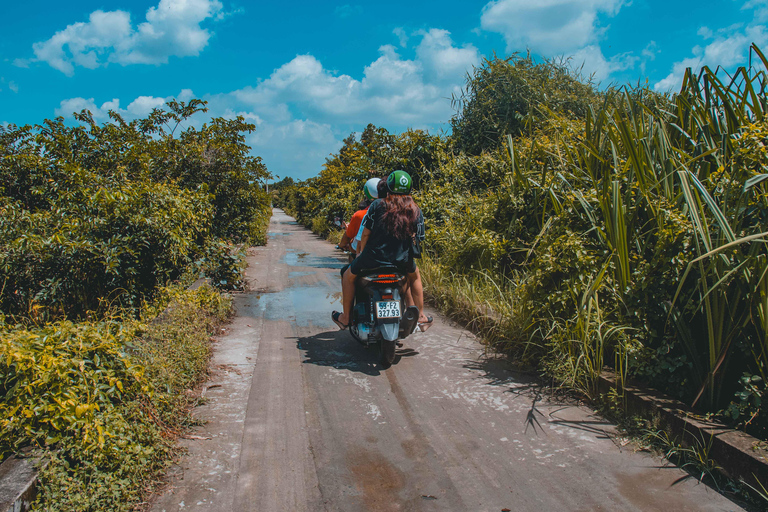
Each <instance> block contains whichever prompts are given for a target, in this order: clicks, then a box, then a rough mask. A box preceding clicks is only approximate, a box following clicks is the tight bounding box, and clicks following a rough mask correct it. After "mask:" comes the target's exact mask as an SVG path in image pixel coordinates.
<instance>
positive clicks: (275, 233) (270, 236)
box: [267, 231, 293, 238]
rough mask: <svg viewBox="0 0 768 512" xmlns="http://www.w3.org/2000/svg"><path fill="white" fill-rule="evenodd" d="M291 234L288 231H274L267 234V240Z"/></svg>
mask: <svg viewBox="0 0 768 512" xmlns="http://www.w3.org/2000/svg"><path fill="white" fill-rule="evenodd" d="M292 234H293V233H291V232H290V231H275V232H272V233H267V236H268V237H269V238H277V237H278V236H290V235H292Z"/></svg>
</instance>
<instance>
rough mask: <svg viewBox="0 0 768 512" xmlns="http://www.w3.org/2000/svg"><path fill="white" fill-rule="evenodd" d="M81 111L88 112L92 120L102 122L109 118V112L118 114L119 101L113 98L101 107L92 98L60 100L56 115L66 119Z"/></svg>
mask: <svg viewBox="0 0 768 512" xmlns="http://www.w3.org/2000/svg"><path fill="white" fill-rule="evenodd" d="M82 110H90V112H91V114H92V115H93V118H94V119H96V120H97V121H100V120H104V119H107V117H108V116H109V111H110V110H114V111H115V112H120V100H119V99H117V98H113V99H112V100H111V101H105V102H104V103H102V104H101V106H98V105H96V101H95V100H94V99H93V98H69V99H66V100H62V102H61V103H60V104H59V107H58V108H57V109H56V115H57V116H63V117H68V116H71V115H72V114H73V113H76V112H80V111H82Z"/></svg>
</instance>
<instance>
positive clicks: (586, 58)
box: [569, 45, 638, 82]
mask: <svg viewBox="0 0 768 512" xmlns="http://www.w3.org/2000/svg"><path fill="white" fill-rule="evenodd" d="M637 60H638V58H637V57H634V56H632V55H631V54H629V53H623V54H619V55H615V56H613V57H611V58H610V59H606V58H605V56H604V55H603V52H602V51H601V50H600V47H598V46H596V45H590V46H586V47H584V48H582V49H580V50H578V51H577V52H576V53H574V54H573V56H571V58H570V62H569V64H570V66H571V68H572V69H574V70H577V71H579V72H580V74H581V75H582V76H584V77H590V76H591V77H593V78H594V79H595V80H596V81H598V82H601V81H603V80H606V79H607V78H609V77H610V75H611V74H612V73H615V72H617V71H624V70H626V69H631V68H633V67H634V65H635V62H637Z"/></svg>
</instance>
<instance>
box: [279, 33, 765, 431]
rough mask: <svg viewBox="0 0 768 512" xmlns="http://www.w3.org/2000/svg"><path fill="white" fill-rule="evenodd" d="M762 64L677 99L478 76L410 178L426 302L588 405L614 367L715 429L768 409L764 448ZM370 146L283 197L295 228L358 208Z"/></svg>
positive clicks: (508, 74) (545, 76) (555, 74)
mask: <svg viewBox="0 0 768 512" xmlns="http://www.w3.org/2000/svg"><path fill="white" fill-rule="evenodd" d="M751 51H752V56H753V58H754V61H755V62H758V61H762V65H763V67H760V66H759V65H756V66H754V67H752V68H750V69H745V68H740V69H738V70H736V71H735V75H734V77H735V78H734V79H733V80H731V79H730V78H729V77H725V75H724V74H722V73H720V74H718V73H717V72H715V71H712V70H710V69H704V70H702V71H701V74H700V75H696V74H693V73H691V72H689V73H687V74H686V76H685V80H684V82H683V84H682V87H681V89H680V92H679V93H677V94H674V95H663V94H658V93H655V92H654V91H651V90H649V89H648V88H646V87H642V86H640V87H630V86H627V87H622V88H620V89H614V88H609V89H605V90H598V89H596V88H595V87H593V86H592V85H591V84H588V83H584V82H583V81H581V80H579V78H578V77H574V76H572V75H569V74H568V70H567V68H566V67H565V66H560V65H558V64H555V63H551V62H550V63H544V64H542V65H536V64H535V63H534V62H533V61H532V60H531V59H529V58H525V59H519V58H513V59H509V60H501V59H494V60H492V61H487V62H485V63H484V64H483V66H482V68H480V69H478V70H475V72H474V73H472V74H471V75H470V76H469V78H468V83H467V87H466V89H465V93H464V95H463V96H461V97H460V98H458V101H457V105H458V107H459V109H458V112H457V114H456V116H455V117H454V118H453V119H452V126H453V134H451V135H450V136H448V137H444V138H440V139H441V140H439V141H433V142H432V143H431V144H430V145H429V146H428V148H429V149H430V151H431V156H430V157H429V158H426V159H424V160H423V161H428V162H430V165H428V166H426V165H425V166H422V167H418V164H417V163H416V162H411V165H412V166H414V167H415V168H418V169H419V177H420V180H419V183H418V185H417V186H416V187H415V190H416V193H415V194H414V196H415V198H416V200H417V203H418V204H419V205H420V206H421V208H422V210H423V212H424V216H425V223H426V226H427V239H426V242H425V244H424V249H425V252H426V253H427V254H428V255H429V259H425V260H424V261H423V265H424V268H423V273H424V276H425V280H426V281H427V282H428V287H430V288H431V289H429V290H428V293H429V294H430V295H431V296H432V297H433V299H435V300H436V301H437V302H438V303H440V304H441V305H443V306H444V307H445V308H446V309H448V310H450V311H451V312H452V313H454V314H455V315H456V316H458V317H459V318H462V319H464V320H468V321H471V322H472V323H473V324H474V325H476V326H478V325H480V324H482V325H480V328H481V330H482V331H483V332H484V333H486V334H487V336H488V338H489V339H490V340H491V341H493V342H494V343H497V346H499V347H502V348H503V349H505V350H508V351H509V352H510V353H513V354H527V355H528V356H530V357H528V358H527V360H528V361H532V360H538V361H540V366H539V368H541V369H542V370H543V371H544V372H545V373H547V374H548V375H550V376H552V377H554V378H555V379H557V380H559V381H560V382H564V383H567V384H568V385H569V386H572V387H576V388H579V389H582V390H584V391H585V392H586V393H588V394H593V393H594V392H595V389H594V384H595V381H596V378H597V376H598V375H599V373H600V372H601V371H602V368H603V365H604V364H608V365H611V366H613V367H614V368H615V369H616V371H617V373H618V375H619V378H620V379H623V378H626V377H629V376H641V377H643V378H644V379H646V380H647V381H650V382H651V383H652V384H653V385H654V386H655V387H658V388H661V389H662V390H665V391H668V392H671V393H673V394H675V395H676V396H677V397H679V398H682V399H684V400H687V401H688V402H689V403H696V404H697V405H701V406H703V407H705V408H707V410H709V411H711V412H717V411H718V410H723V409H724V408H727V407H728V406H729V404H730V403H731V402H732V401H733V399H734V397H736V398H737V400H738V401H739V402H738V403H737V405H738V407H736V408H734V407H730V408H729V409H728V410H731V411H735V410H737V409H738V410H739V414H740V415H741V414H743V413H742V412H740V411H741V409H740V407H741V406H740V405H739V404H743V403H749V404H751V405H750V407H753V409H754V407H757V408H758V409H759V410H752V411H751V412H750V414H753V415H754V417H755V418H756V419H755V421H753V422H752V424H751V425H750V426H749V428H750V429H752V430H753V432H755V433H758V432H757V431H758V430H760V429H762V433H761V435H764V436H765V435H767V434H766V431H767V429H768V414H767V413H766V408H765V407H764V406H761V407H762V408H760V406H754V404H758V403H759V401H758V400H752V399H751V398H750V399H749V400H746V402H745V399H744V398H743V397H744V396H746V395H745V393H747V395H749V397H752V396H757V395H756V393H758V392H759V393H764V392H765V391H764V390H765V382H766V380H768V341H767V340H768V334H767V333H768V249H766V247H767V246H768V232H766V230H768V228H766V226H768V192H766V191H768V173H766V168H768V156H767V153H768V150H766V147H765V141H766V139H767V138H768V121H766V119H768V115H767V114H768V110H766V108H765V105H766V104H768V101H766V95H767V94H766V87H768V85H766V84H768V75H767V74H766V72H765V70H764V67H765V65H766V64H768V59H765V58H764V56H763V54H762V53H761V52H760V51H759V49H757V48H755V47H753V48H752V49H751ZM533 84H535V86H534V85H533ZM376 134H381V132H376ZM369 135H370V134H369ZM374 135H375V134H374ZM389 137H390V138H389V139H387V140H388V141H390V142H392V141H395V139H392V138H391V137H392V136H389ZM367 140H376V137H369V138H368V139H367ZM347 142H349V140H348V141H347ZM353 142H354V141H353ZM385 146H386V147H388V148H390V149H387V150H384V151H383V153H384V154H388V153H387V151H391V150H394V151H395V152H396V151H397V150H398V148H399V146H398V145H397V144H395V143H391V144H389V145H385ZM374 147H378V146H375V145H374ZM360 149H362V150H365V149H366V146H365V145H364V144H363V145H362V148H359V147H358V146H356V145H355V144H352V143H348V144H346V145H345V147H344V148H343V149H342V151H341V152H340V153H339V155H338V156H337V157H335V158H333V159H332V160H330V161H329V164H328V165H327V166H326V169H324V170H323V171H322V172H321V173H320V175H319V176H318V177H316V178H312V179H310V180H307V182H304V183H300V184H291V186H290V187H287V188H286V189H285V190H284V191H281V193H282V192H284V194H283V197H284V199H285V201H286V203H287V204H293V205H295V206H297V208H296V210H295V211H296V212H297V213H298V215H299V217H298V218H299V220H300V221H301V222H303V223H305V224H309V223H310V222H313V223H316V227H317V228H324V227H325V225H324V224H322V223H321V222H320V219H325V220H331V218H332V217H330V216H329V215H328V214H329V213H330V210H328V209H327V208H326V206H327V205H334V204H338V203H337V202H338V201H342V202H343V203H344V204H347V205H348V208H351V207H352V204H351V203H352V201H351V197H350V196H349V195H348V194H349V192H348V191H349V189H348V188H347V187H348V186H349V182H351V181H355V180H358V181H357V182H356V183H357V186H360V185H361V183H360V182H359V177H356V176H355V175H354V174H353V173H351V172H350V169H351V168H352V167H353V166H351V164H350V162H353V161H355V160H354V158H352V159H351V160H349V159H348V160H349V161H346V160H345V159H347V157H355V155H356V153H355V151H357V150H360ZM389 154H390V155H391V153H389ZM360 158H362V160H360V161H363V162H366V161H367V160H366V158H369V157H368V153H367V152H365V151H363V152H362V156H361V157H360ZM398 158H399V160H398ZM398 158H394V157H393V158H391V160H393V161H404V159H405V155H401V156H400V157H398ZM418 161H422V160H421V159H419V160H418ZM337 164H338V165H337ZM332 170H333V172H331V171H332ZM337 191H344V193H343V194H342V193H337ZM291 201H294V202H293V203H292V202H291ZM299 206H300V207H299ZM302 212H305V213H307V217H306V218H303V217H301V215H302ZM318 217H319V219H318ZM491 284H494V285H495V287H496V289H498V290H503V294H502V293H497V292H494V291H493V287H492V286H491ZM510 305H511V306H510ZM478 311H479V313H478ZM478 319H481V320H478ZM499 325H504V326H506V327H504V329H507V330H506V331H504V330H503V329H502V330H499V329H498V328H497V326H499ZM745 373H746V374H747V375H746V376H744V374H745ZM752 376H758V380H753V379H752ZM747 377H748V378H749V382H750V383H754V382H757V383H758V384H756V385H755V386H756V387H755V389H756V390H757V391H754V392H753V391H745V390H744V388H743V386H742V384H741V383H742V382H744V379H745V378H747ZM750 385H751V384H750ZM749 397H748V398H749ZM760 403H761V402H760ZM742 424H743V425H746V424H745V423H742ZM758 424H760V425H762V426H757V425H758Z"/></svg>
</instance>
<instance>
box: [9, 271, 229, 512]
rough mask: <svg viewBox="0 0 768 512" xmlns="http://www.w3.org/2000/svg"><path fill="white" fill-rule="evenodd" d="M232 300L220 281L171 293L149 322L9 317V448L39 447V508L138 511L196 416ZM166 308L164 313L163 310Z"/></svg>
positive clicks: (149, 310) (159, 302) (144, 319)
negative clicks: (33, 321) (35, 322)
mask: <svg viewBox="0 0 768 512" xmlns="http://www.w3.org/2000/svg"><path fill="white" fill-rule="evenodd" d="M230 311H231V299H229V298H226V297H225V296H223V295H221V294H220V293H219V292H218V291H216V290H215V289H213V288H212V287H210V286H207V285H206V286H203V287H200V288H198V289H197V290H195V291H188V290H186V289H184V288H182V287H179V286H175V287H167V288H163V289H162V291H161V294H160V298H159V299H158V300H157V301H156V302H155V303H154V304H153V305H152V307H149V308H146V309H145V314H144V315H143V316H142V318H141V319H133V318H128V319H126V318H119V317H106V318H104V319H102V320H100V321H93V322H78V323H75V322H69V321H59V322H53V323H49V324H45V325H42V326H38V327H33V328H29V327H23V326H12V325H7V324H4V325H2V326H1V329H2V345H0V349H1V350H2V353H1V354H0V359H1V360H2V361H1V362H0V365H1V366H2V370H3V372H2V373H3V374H4V375H6V380H5V381H4V382H3V387H4V389H3V391H4V395H5V400H4V401H3V402H1V403H0V415H1V416H2V418H3V420H2V431H0V432H1V435H0V448H1V449H2V452H3V453H8V452H12V451H15V450H16V449H18V448H20V447H24V446H27V447H28V446H32V447H36V448H37V449H38V450H41V451H42V453H43V458H44V459H46V460H48V461H49V463H48V465H47V466H45V468H44V469H43V470H42V471H41V473H40V475H39V476H40V489H41V490H42V493H41V494H40V496H39V497H38V500H37V502H36V503H35V508H36V509H39V510H62V511H64V510H131V509H133V508H134V507H135V506H136V505H137V504H139V503H141V501H142V499H143V498H145V497H146V496H147V495H148V493H149V492H150V491H151V490H152V488H153V487H154V486H155V485H157V483H158V481H159V476H160V475H161V472H162V471H163V469H164V468H166V467H167V465H168V464H169V463H170V462H171V461H172V460H173V457H174V453H175V448H174V442H175V440H176V438H177V437H178V436H179V435H180V434H181V433H183V432H184V431H185V429H186V428H187V427H188V426H189V425H191V424H192V423H193V421H194V420H193V419H192V418H191V416H190V415H189V411H190V407H191V406H192V405H193V404H194V401H195V400H196V398H195V397H194V394H192V393H190V390H191V389H193V388H194V387H195V385H196V384H197V383H198V382H200V380H201V379H202V378H204V376H205V375H206V371H207V366H208V360H209V357H210V351H211V345H210V336H211V335H212V334H213V333H214V331H215V328H216V326H217V325H219V324H220V323H221V322H222V321H224V320H225V319H226V318H227V317H228V315H229V313H230ZM158 312H162V314H161V316H160V317H158V316H157V314H158Z"/></svg>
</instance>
